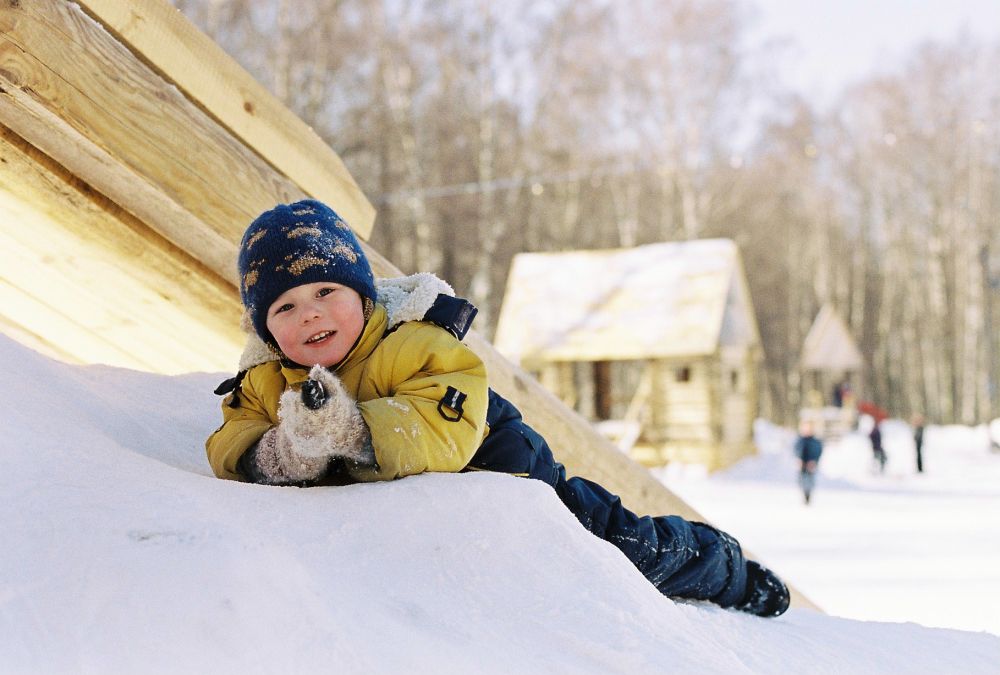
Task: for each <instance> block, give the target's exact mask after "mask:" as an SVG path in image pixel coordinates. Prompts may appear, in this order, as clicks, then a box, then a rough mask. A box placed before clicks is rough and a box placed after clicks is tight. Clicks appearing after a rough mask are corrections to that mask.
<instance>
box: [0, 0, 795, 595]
mask: <svg viewBox="0 0 1000 675" xmlns="http://www.w3.org/2000/svg"><path fill="white" fill-rule="evenodd" d="M307 196H311V197H315V198H318V199H322V200H324V201H327V202H329V203H331V204H333V205H334V206H335V208H336V209H337V211H338V212H339V213H340V214H341V215H343V216H344V217H345V219H346V220H347V221H348V222H349V223H350V224H351V225H352V227H353V228H354V229H355V230H356V231H357V232H358V234H359V235H360V236H361V237H362V238H367V235H368V234H369V232H370V231H371V228H372V227H373V224H374V219H375V212H374V209H373V208H372V206H371V205H370V204H369V202H368V200H367V199H366V198H365V196H364V195H363V194H362V193H361V191H360V189H359V188H358V186H357V185H356V184H355V182H354V180H353V179H352V178H351V176H350V175H349V174H348V172H347V170H346V169H345V167H344V165H343V164H342V163H341V161H340V159H339V158H338V157H337V155H336V154H335V153H334V152H333V151H332V150H331V149H329V148H328V147H327V146H326V144H325V143H324V142H323V141H322V140H321V139H319V137H318V136H317V135H316V134H315V133H314V132H313V131H312V130H311V129H310V128H309V127H308V126H307V125H306V124H305V123H304V122H302V121H301V120H299V119H298V118H297V117H296V116H295V115H294V114H293V113H291V112H290V111H289V110H288V109H286V108H285V107H284V106H283V105H282V104H281V103H280V102H279V101H277V100H276V99H275V98H274V97H273V96H271V95H270V94H269V93H268V92H267V91H266V90H264V89H263V88H262V87H261V86H260V85H259V84H257V83H256V82H255V81H254V80H253V79H252V78H251V77H250V76H249V75H248V74H247V73H246V72H245V71H244V70H243V69H242V68H240V66H239V65H237V64H236V62H235V61H233V60H232V59H231V58H230V57H229V56H227V55H226V54H225V53H224V52H223V51H222V50H221V49H220V48H219V47H218V46H217V45H215V43H213V42H212V41H211V40H210V39H209V38H208V37H206V36H205V35H203V34H202V33H200V32H199V31H198V30H197V29H196V28H195V27H194V26H193V25H192V24H191V23H190V22H189V21H188V20H187V19H186V18H184V16H183V15H182V14H180V12H178V11H177V10H176V9H175V8H173V7H172V6H171V5H170V4H168V3H167V2H165V1H164V0H77V1H76V2H71V1H69V0H33V1H31V2H15V1H11V2H5V3H2V4H0V330H3V331H4V333H6V334H8V335H11V336H13V337H15V338H16V339H18V340H20V341H22V342H24V343H26V344H28V345H29V346H32V347H34V348H36V349H38V350H40V351H43V352H45V353H48V354H50V355H52V356H55V357H58V358H62V359H64V360H67V361H71V362H77V363H95V362H100V363H111V364H117V365H122V366H127V367H132V368H140V369H145V370H149V371H153V372H164V373H173V372H183V371H189V370H210V371H227V372H232V369H233V368H235V364H236V363H237V358H238V355H239V352H240V350H241V348H242V344H243V337H242V335H241V334H240V333H239V330H238V323H239V315H240V306H239V296H238V292H237V289H236V265H235V259H236V251H237V247H238V243H239V240H240V237H241V235H242V233H243V230H244V228H245V227H246V225H247V224H248V223H249V222H250V220H251V219H252V218H253V217H254V216H256V215H257V214H258V213H260V212H261V211H262V210H264V209H267V208H270V207H272V206H273V205H274V204H275V203H278V202H288V201H292V200H296V199H301V198H304V197H307ZM366 252H367V254H368V256H369V258H370V260H371V262H372V266H373V268H374V271H375V273H376V274H377V275H380V276H396V275H398V274H399V270H398V269H396V268H395V267H394V266H393V265H392V264H391V263H390V262H388V261H387V260H385V258H383V257H382V256H381V255H379V254H378V252H376V251H374V250H372V249H371V247H370V246H366ZM467 341H468V343H469V344H470V346H471V347H472V348H473V349H475V350H476V351H477V353H479V354H480V355H481V356H482V358H483V359H484V360H485V361H486V363H487V367H488V368H489V372H490V377H491V383H492V385H493V386H494V388H495V389H497V390H498V391H500V392H502V393H503V394H504V395H506V396H507V397H509V398H510V399H511V400H512V401H514V402H515V403H516V404H517V405H518V406H519V407H520V408H521V409H522V410H523V411H524V413H525V417H526V419H527V420H528V421H529V422H530V423H531V424H532V425H533V426H535V427H536V428H537V429H538V430H539V431H541V432H542V433H543V434H545V435H546V436H547V437H548V438H549V440H550V441H551V442H552V445H553V447H554V448H556V451H557V455H558V456H559V459H560V460H561V461H563V462H564V463H565V464H566V466H567V469H568V470H569V472H570V473H573V474H583V475H587V476H590V477H592V478H593V479H595V480H598V481H600V482H602V483H604V484H605V485H607V487H608V488H609V489H611V490H613V491H615V492H617V493H618V494H621V495H622V497H623V499H625V501H626V502H627V503H628V504H630V505H631V506H632V507H633V508H635V509H636V510H638V511H640V512H644V513H677V514H680V515H682V516H685V517H687V518H695V519H700V516H699V515H698V514H697V513H696V512H695V511H694V510H693V509H691V508H690V507H689V506H688V505H687V504H685V503H684V502H683V501H681V500H680V499H678V498H677V497H676V496H674V495H673V494H672V493H671V492H670V491H669V490H667V489H666V488H665V487H664V486H663V485H662V484H661V483H660V482H658V481H657V480H656V479H654V478H653V477H652V476H650V474H649V472H647V471H646V470H645V469H643V468H642V467H641V466H639V465H637V464H635V463H634V462H632V461H630V460H629V459H628V458H626V457H625V456H623V455H622V454H621V453H619V452H618V451H617V450H616V449H615V447H614V446H613V445H611V444H610V443H608V442H607V441H606V440H605V439H603V438H602V437H600V435H598V434H597V433H596V432H594V431H593V429H592V428H591V427H590V425H588V424H587V423H586V422H585V421H584V420H582V419H581V418H580V417H579V416H577V415H576V414H574V413H573V412H572V411H571V410H568V409H567V408H566V407H565V406H563V405H562V404H561V403H559V401H558V400H556V399H555V398H554V397H553V396H551V395H550V394H549V393H548V392H546V391H545V390H544V389H542V388H541V387H540V386H539V385H538V384H537V383H536V382H535V381H534V380H533V379H532V378H531V377H528V376H527V375H525V374H524V373H523V372H521V371H520V370H519V369H517V368H515V367H513V366H511V365H510V363H509V362H507V361H506V360H504V359H503V358H502V357H500V356H499V355H498V354H497V352H496V351H494V349H493V348H492V347H491V346H490V345H489V344H488V343H487V342H486V341H485V340H483V339H482V338H481V337H480V336H479V335H477V334H475V333H472V334H470V336H469V337H468V338H467ZM210 432H211V429H206V435H207V434H208V433H210ZM795 601H796V602H799V603H804V604H808V603H805V601H803V600H802V599H801V598H800V597H799V596H798V595H796V596H795Z"/></svg>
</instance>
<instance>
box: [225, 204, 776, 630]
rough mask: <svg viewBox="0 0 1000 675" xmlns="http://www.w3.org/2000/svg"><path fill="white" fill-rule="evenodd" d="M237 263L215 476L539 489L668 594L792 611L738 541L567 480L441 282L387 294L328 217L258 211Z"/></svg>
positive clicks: (318, 207) (302, 208) (298, 210)
mask: <svg viewBox="0 0 1000 675" xmlns="http://www.w3.org/2000/svg"><path fill="white" fill-rule="evenodd" d="M238 266H239V276H240V279H241V288H240V291H241V298H242V300H243V306H244V309H245V310H246V316H245V325H246V326H248V327H249V331H250V333H249V335H248V344H247V349H246V350H245V351H244V356H243V358H242V359H241V361H240V364H241V365H240V372H239V374H237V376H236V377H234V378H231V379H230V380H227V381H226V382H224V383H223V384H222V385H220V387H219V388H218V389H217V390H216V393H218V394H225V395H227V397H226V398H225V399H224V401H223V404H222V414H223V420H224V421H223V424H222V426H221V427H219V428H218V429H217V430H216V431H215V432H214V433H213V434H212V435H211V437H209V439H208V441H207V442H206V451H207V454H208V458H209V463H210V464H211V466H212V469H213V471H214V472H215V474H216V475H217V476H218V477H220V478H226V479H230V480H240V481H246V482H251V483H258V484H263V485H275V486H278V485H285V486H299V487H311V486H314V485H329V484H346V483H356V482H367V481H385V480H394V479H397V478H403V477H405V476H412V475H416V474H420V473H424V472H428V471H444V472H461V471H495V472H502V473H507V474H512V475H516V476H521V477H525V478H531V479H536V480H540V481H542V482H544V483H546V484H547V485H549V486H550V487H552V489H553V490H554V492H555V494H556V495H557V496H558V498H559V499H560V500H561V501H562V503H563V504H565V505H566V507H567V508H568V509H569V510H570V511H571V512H572V513H573V514H574V515H575V516H576V518H577V520H578V521H579V522H580V523H581V524H582V525H583V527H585V528H586V529H587V530H588V531H590V532H591V533H593V534H594V535H596V536H598V537H600V538H602V539H604V540H605V541H607V542H609V543H611V544H612V545H614V546H615V547H617V548H618V549H619V550H620V551H621V552H622V553H623V554H624V555H625V557H626V558H628V560H629V561H631V562H632V564H634V565H635V566H636V568H638V570H639V571H640V572H641V573H642V574H643V575H644V576H645V577H646V579H647V580H649V582H650V583H652V584H653V585H654V586H655V587H656V589H657V590H659V591H660V593H662V594H664V595H666V596H669V597H674V598H687V599H693V600H707V601H709V602H712V603H715V604H716V605H719V606H721V607H727V608H728V607H731V608H734V609H737V610H739V611H743V612H747V613H750V614H755V615H757V616H778V615H780V614H782V613H783V612H784V611H785V610H786V609H787V608H788V606H789V600H790V596H789V592H788V587H787V586H786V585H785V584H784V583H783V582H782V581H781V579H780V578H778V576H777V575H776V574H774V573H773V572H772V571H771V570H769V569H767V568H766V567H764V566H762V565H760V564H758V563H757V562H755V561H753V560H749V559H747V558H746V557H745V556H744V554H743V551H742V548H741V547H740V544H739V542H738V541H736V539H735V538H733V537H732V536H731V535H729V534H727V533H725V532H723V531H721V530H718V529H716V528H714V527H712V526H711V525H708V524H707V523H701V522H696V521H689V520H686V519H684V518H681V517H680V516H676V515H659V516H640V515H637V514H635V513H633V512H632V511H630V510H628V509H627V508H625V506H623V505H622V503H621V500H620V499H619V498H618V497H617V496H615V495H613V494H611V493H610V492H608V491H607V490H606V489H604V488H603V487H602V486H600V485H598V484H597V483H594V482H592V481H589V480H586V479H585V478H580V477H567V476H566V471H565V469H564V467H563V465H562V464H560V463H559V462H557V461H556V460H555V458H554V457H553V454H552V451H551V450H550V448H549V446H548V443H546V441H545V439H544V438H542V436H541V435H540V434H538V433H537V432H536V431H534V430H533V429H532V428H531V427H529V426H528V425H527V424H525V422H524V420H523V419H522V418H521V414H520V412H519V411H518V410H517V408H515V407H514V405H513V404H511V403H510V402H509V401H507V400H505V399H504V398H503V397H501V396H500V395H498V394H497V393H496V392H494V391H493V390H492V389H490V388H489V385H488V378H487V372H486V368H485V364H483V362H482V360H481V359H480V358H479V357H478V356H477V355H476V354H475V352H474V351H472V350H471V349H470V348H469V347H468V346H466V345H465V344H463V343H462V338H463V337H464V336H465V334H466V331H468V329H469V326H470V324H471V322H472V318H473V317H474V316H475V308H473V307H472V306H471V305H470V304H469V303H467V302H465V301H464V300H461V299H459V298H456V297H454V291H452V289H451V287H450V286H448V285H447V284H445V283H444V282H443V281H441V280H440V279H437V278H436V277H434V276H433V275H430V274H417V275H412V276H411V277H405V278H402V279H396V280H382V281H383V282H387V281H388V282H392V283H382V284H379V283H378V282H377V281H376V280H375V279H374V276H373V274H372V271H371V268H370V265H369V263H368V260H367V258H366V256H365V254H364V251H363V250H362V249H361V246H360V243H359V242H358V241H357V239H356V238H355V237H354V235H353V233H352V232H351V230H350V229H349V228H348V227H347V225H346V224H345V223H344V221H343V220H341V219H340V217H339V216H338V215H337V214H336V213H335V212H333V210H332V209H330V208H329V207H328V206H326V205H325V204H322V203H321V202H317V201H315V200H305V201H302V202H297V203H295V204H289V205H284V204H282V205H279V206H277V207H275V208H274V209H272V210H270V211H267V212H265V213H263V214H261V215H260V216H259V217H258V218H257V219H256V220H254V222H253V223H251V225H250V227H249V228H248V229H247V231H246V233H245V234H244V237H243V240H242V243H241V245H240V255H239V260H238ZM456 517H461V514H456Z"/></svg>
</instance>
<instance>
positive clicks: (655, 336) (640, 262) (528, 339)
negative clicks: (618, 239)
mask: <svg viewBox="0 0 1000 675" xmlns="http://www.w3.org/2000/svg"><path fill="white" fill-rule="evenodd" d="M724 326H725V329H724ZM756 341H757V329H756V324H755V321H754V318H753V311H752V306H751V304H750V302H749V294H748V292H747V289H746V284H745V282H744V280H743V272H742V265H741V264H740V259H739V250H738V249H737V247H736V244H735V243H734V242H732V241H731V240H729V239H702V240H695V241H685V242H666V243H659V244H648V245H645V246H638V247H635V248H627V249H611V250H601V251H571V252H563V253H522V254H519V255H517V256H515V258H514V262H513V264H512V266H511V272H510V278H509V280H508V282H507V292H506V295H505V297H504V302H503V307H502V309H501V311H500V318H499V321H498V325H497V333H496V339H495V341H494V344H495V345H496V347H497V349H498V350H499V351H500V352H501V353H503V354H504V355H506V356H507V357H508V358H510V359H512V360H515V361H519V362H521V363H525V364H529V363H537V362H544V361H598V360H624V359H640V358H643V359H644V358H664V357H672V356H697V355H706V354H711V353H713V352H714V351H715V350H716V349H717V348H718V347H719V345H720V342H722V343H724V344H734V343H736V342H743V343H756Z"/></svg>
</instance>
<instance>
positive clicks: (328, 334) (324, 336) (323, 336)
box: [306, 330, 337, 345]
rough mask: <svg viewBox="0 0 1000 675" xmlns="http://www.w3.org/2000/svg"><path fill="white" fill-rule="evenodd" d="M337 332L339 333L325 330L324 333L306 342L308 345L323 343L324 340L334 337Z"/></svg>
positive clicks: (317, 334)
mask: <svg viewBox="0 0 1000 675" xmlns="http://www.w3.org/2000/svg"><path fill="white" fill-rule="evenodd" d="M336 332H337V331H335V330H325V331H323V332H322V333H316V334H315V335H313V336H312V337H311V338H309V339H308V340H306V344H307V345H314V344H316V343H317V342H322V341H323V340H326V339H327V338H329V337H333V335H334V334H335V333H336Z"/></svg>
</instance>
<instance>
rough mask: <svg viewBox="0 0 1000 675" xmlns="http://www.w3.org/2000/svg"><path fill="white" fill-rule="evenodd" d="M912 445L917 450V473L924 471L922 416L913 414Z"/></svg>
mask: <svg viewBox="0 0 1000 675" xmlns="http://www.w3.org/2000/svg"><path fill="white" fill-rule="evenodd" d="M913 445H914V448H915V450H916V451H917V473H923V472H924V416H923V415H921V414H919V413H917V414H916V415H914V416H913Z"/></svg>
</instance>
